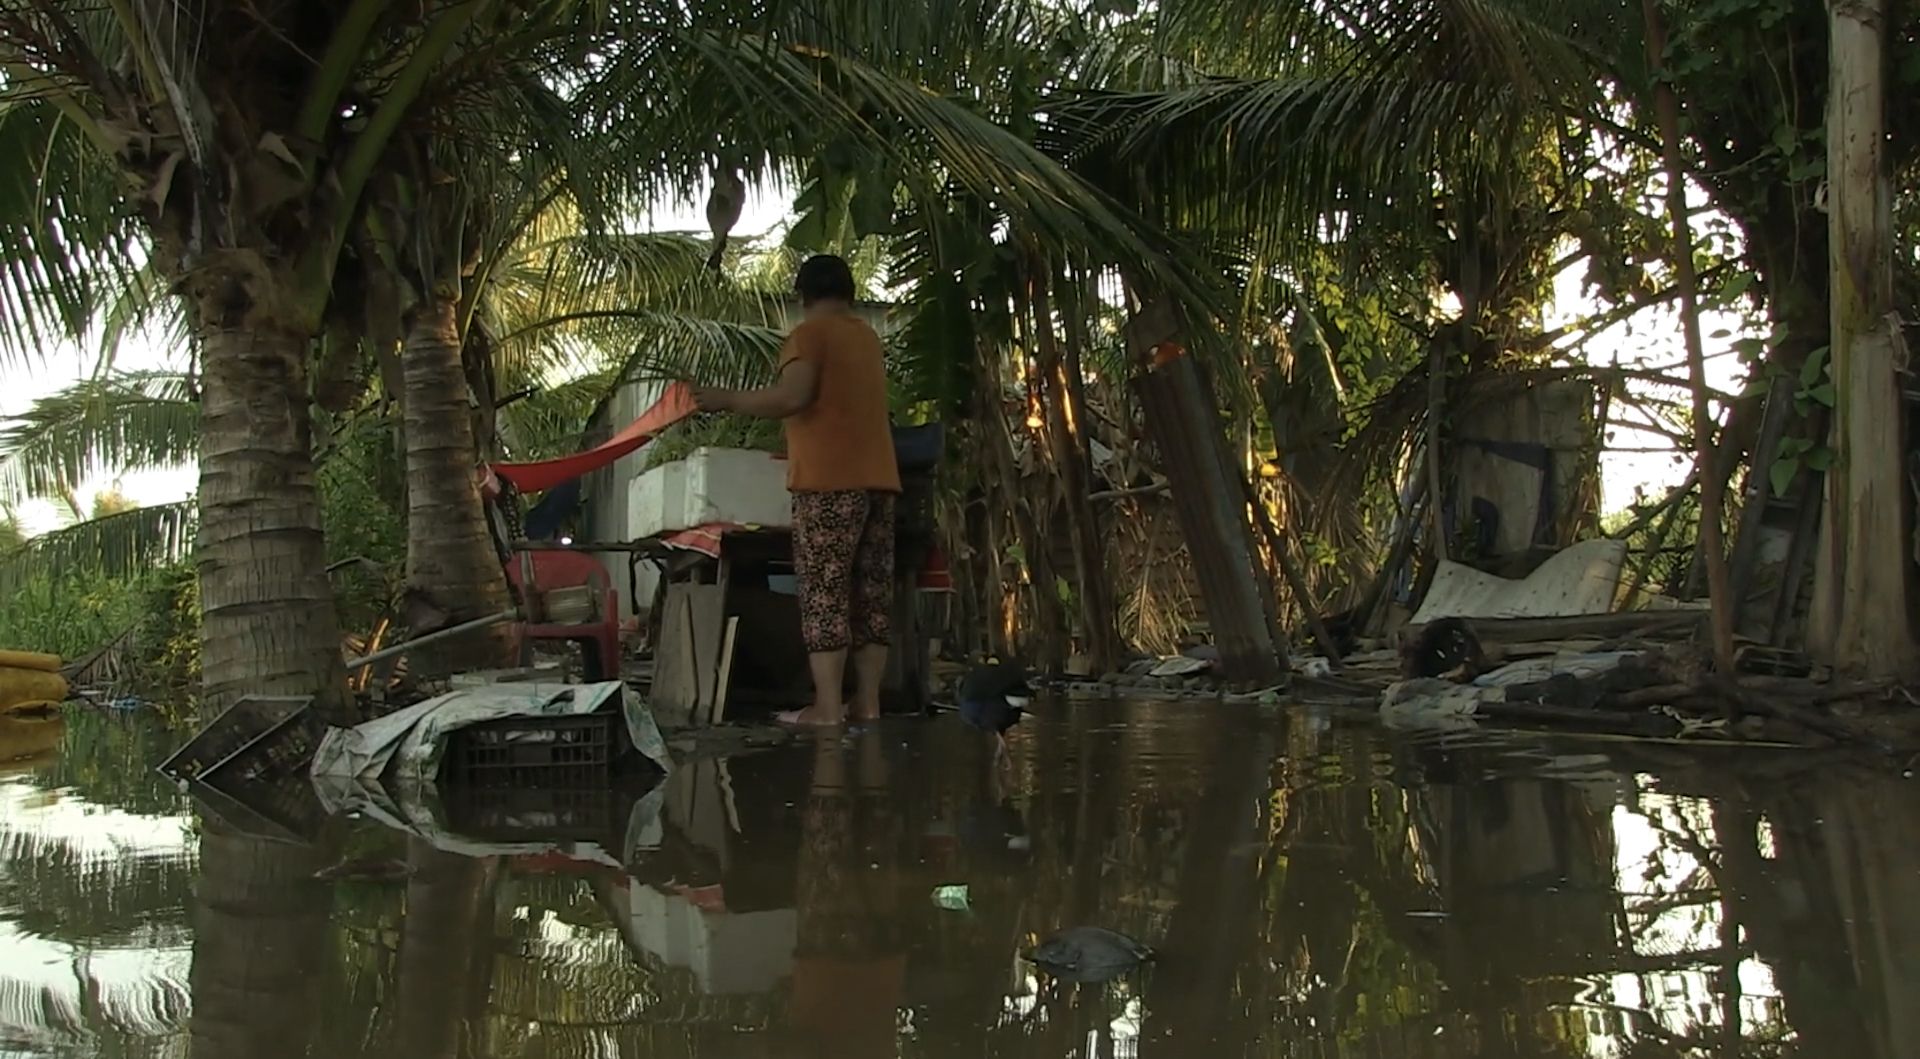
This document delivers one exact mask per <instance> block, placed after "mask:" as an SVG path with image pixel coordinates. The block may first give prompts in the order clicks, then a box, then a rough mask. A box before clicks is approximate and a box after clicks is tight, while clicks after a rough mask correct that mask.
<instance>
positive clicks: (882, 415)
mask: <svg viewBox="0 0 1920 1059" xmlns="http://www.w3.org/2000/svg"><path fill="white" fill-rule="evenodd" d="M796 360H804V361H806V362H807V363H809V364H812V365H815V366H816V367H818V368H819V370H820V381H819V383H818V387H817V389H816V390H815V391H814V397H813V404H811V405H809V406H808V407H807V410H806V411H804V412H801V413H799V414H798V415H791V416H788V417H787V418H786V420H785V425H786V433H787V488H788V489H789V490H791V491H793V492H796V493H823V492H831V491H835V490H843V489H864V490H871V491H873V492H882V493H897V492H899V491H900V467H899V464H897V463H896V462H895V461H894V455H893V427H892V425H891V424H889V423H888V422H887V367H886V363H885V362H884V360H883V358H882V355H881V349H880V336H879V335H876V334H874V333H873V328H871V327H868V326H867V322H866V321H865V320H862V319H860V318H859V317H858V316H854V315H852V314H850V313H849V314H847V315H844V316H819V317H814V318H813V319H810V320H803V321H801V323H800V326H798V327H795V328H794V329H793V331H792V333H790V334H788V335H787V344H786V348H784V349H782V350H781V351H780V367H781V369H782V370H785V369H786V366H787V365H789V364H791V363H793V362H794V361H796Z"/></svg>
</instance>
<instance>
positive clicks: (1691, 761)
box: [0, 704, 1920, 1059]
mask: <svg viewBox="0 0 1920 1059" xmlns="http://www.w3.org/2000/svg"><path fill="white" fill-rule="evenodd" d="M55 734H56V735H57V736H58V738H59V740H60V745H61V752H60V753H59V755H58V756H57V757H50V756H49V754H48V751H47V747H46V746H45V745H38V746H37V748H36V745H35V744H34V743H33V739H34V738H38V739H39V740H40V744H46V743H47V742H48V739H47V736H46V730H45V729H42V730H40V731H39V732H38V733H37V734H31V733H23V732H18V731H11V730H9V731H0V749H6V748H9V747H26V748H28V749H26V750H25V751H24V752H23V753H21V754H20V755H19V757H20V759H21V760H22V761H23V762H24V763H23V764H17V765H15V766H14V767H12V768H11V769H0V950H4V952H5V959H4V960H0V1055H32V1056H87V1055H98V1056H109V1055H112V1056H119V1055H184V1054H192V1055H194V1056H196V1057H205V1056H214V1057H219V1056H233V1057H242V1056H245V1057H251V1056H261V1055H280V1054H301V1053H305V1054H307V1055H311V1056H316V1057H321V1059H333V1057H349V1056H396V1057H398V1056H407V1057H416V1056H419V1057H431V1059H443V1057H444V1059H455V1057H469V1056H473V1057H478V1056H487V1057H499V1059H521V1057H528V1059H531V1057H549V1056H551V1057H568V1059H571V1057H576V1056H577V1057H583V1059H584V1057H622V1059H624V1057H643V1056H644V1057H661V1059H669V1057H680V1056H686V1057H695V1056H699V1057H713V1056H721V1057H729V1056H756V1057H759V1056H769V1057H770V1056H826V1055H834V1056H852V1057H866V1056H887V1057H899V1059H906V1057H929V1059H931V1057H943V1056H962V1055H965V1056H977V1055H983V1054H987V1055H995V1056H1003V1055H1004V1056H1017V1057H1032V1059H1043V1057H1044V1059H1055V1057H1067V1056H1074V1057H1087V1059H1093V1057H1108V1056H1115V1057H1117V1056H1149V1057H1153V1056H1176V1055H1178V1056H1248V1057H1253V1056H1258V1057H1275V1059H1280V1057H1286V1059H1291V1057H1296V1056H1300V1057H1304V1056H1316V1057H1318V1056H1340V1057H1355V1059H1358V1057H1374V1056H1433V1057H1465V1056H1516V1057H1518V1056H1539V1057H1548V1056H1553V1057H1559V1056H1593V1057H1616V1056H1617V1057H1641V1056H1694V1055H1700V1056H1705V1055H1715V1056H1753V1057H1759V1056H1776V1055H1807V1056H1842V1055H1844V1056H1863V1057H1872V1059H1896V1057H1905V1056H1908V1055H1912V1054H1914V1053H1915V1051H1916V1049H1920V1044H1917V1043H1916V1042H1920V1034H1916V1033H1915V1032H1914V1031H1915V1029H1916V1027H1915V1026H1914V1025H1912V1023H1913V1021H1914V1020H1915V1019H1916V1018H1920V1016H1916V1015H1913V1014H1910V1013H1909V1011H1910V1010H1911V1008H1910V1005H1908V1004H1906V1003H1904V1001H1905V1000H1907V999H1909V998H1910V997H1911V996H1913V995H1915V993H1916V987H1917V986H1920V981H1917V980H1916V962H1915V961H1916V958H1920V910H1917V909H1920V902H1917V901H1916V899H1917V898H1920V892H1916V888H1920V805H1916V802H1915V799H1914V797H1913V795H1912V793H1911V783H1912V782H1913V781H1910V780H1906V779H1903V778H1901V777H1900V776H1899V775H1898V774H1896V773H1890V772H1888V771H1885V770H1878V769H1876V768H1874V767H1872V766H1871V764H1870V763H1860V762H1853V761H1849V760H1847V759H1844V758H1834V759H1816V758H1815V757H1814V756H1812V755H1810V754H1764V755H1763V754H1761V753H1757V752H1754V751H1719V752H1718V753H1719V756H1717V757H1714V756H1704V755H1706V754H1707V753H1708V752H1707V751H1692V752H1681V751H1679V750H1671V749H1668V750H1662V749H1661V748H1650V747H1644V746H1639V745H1634V744H1603V743H1593V742H1585V743H1575V742H1568V743H1564V744H1562V743H1555V742H1553V741H1542V740H1537V739H1505V740H1500V739H1493V738H1488V737H1478V738H1476V739H1471V740H1465V741H1454V742H1449V743H1410V742H1406V741H1395V740H1391V739H1389V738H1388V737H1386V736H1384V735H1382V734H1380V733H1378V732H1376V731H1374V730H1372V729H1370V728H1367V727H1364V726H1359V725H1354V726H1340V725H1334V726H1329V725H1327V724H1325V723H1323V722H1314V721H1312V720H1311V719H1309V718H1306V717H1304V716H1294V717H1285V718H1281V717H1263V716H1261V715H1259V714H1258V713H1256V712H1237V711H1232V710H1225V709H1221V708H1219V707H1216V706H1206V707H1192V706H1179V705H1166V704H1155V705H1146V704H1135V705H1123V706H1113V707H1075V708H1071V709H1069V708H1065V707H1061V708H1059V709H1056V710H1053V711H1049V712H1047V713H1046V714H1045V715H1044V716H1043V718H1042V719H1041V720H1040V721H1039V722H1038V723H1035V724H1033V725H1032V726H1031V727H1030V728H1029V729H1028V730H1027V731H1026V732H1024V733H1022V735H1021V736H1020V737H1019V739H1018V741H1017V742H1016V745H1015V748H1014V752H1015V761H1014V764H1015V769H1014V773H1013V777H1012V779H1011V780H1010V781H1007V782H1006V783H1004V785H1003V784H1002V782H1001V780H1000V778H999V777H998V776H997V774H996V773H995V771H994V770H993V769H991V768H990V767H989V762H988V760H987V755H986V751H985V748H984V747H983V746H982V745H981V743H980V742H979V740H978V739H977V738H972V737H971V736H973V735H976V734H977V733H969V732H967V731H964V730H962V729H961V728H960V727H959V726H958V725H950V724H946V723H944V722H938V721H934V722H926V721H918V720H901V721H889V722H887V723H886V724H884V725H881V726H879V727H878V728H876V729H875V730H873V731H870V732H868V733H865V734H862V735H857V736H853V737H845V738H843V737H840V736H837V735H836V736H821V737H818V738H815V737H813V736H806V737H802V738H801V739H798V740H796V741H795V742H794V743H792V744H790V745H788V746H785V747H781V748H778V749H775V750H771V751H764V752H759V753H754V754H750V755H742V756H737V757H732V758H708V759H704V760H698V761H694V762H692V763H690V764H688V765H687V766H686V767H685V768H682V769H681V770H679V771H678V772H676V773H675V774H674V776H672V777H671V778H670V779H669V780H668V781H667V784H666V787H665V789H664V790H663V791H662V792H660V794H659V796H658V797H656V798H654V799H651V800H649V799H641V800H640V801H639V802H638V803H636V802H635V801H634V800H633V799H632V798H625V800H620V799H616V802H617V805H616V806H615V807H614V808H612V809H606V810H605V811H602V812H599V813H598V815H594V814H588V815H587V816H582V817H579V818H577V819H574V818H567V819H560V818H553V819H549V820H548V821H547V823H546V824H544V825H542V826H544V827H545V828H546V833H548V834H550V835H552V836H553V837H556V838H560V839H564V841H556V842H553V843H548V844H546V845H549V846H551V848H548V849H544V850H543V844H542V843H540V842H538V841H531V840H536V839H538V838H539V837H540V834H539V832H540V828H539V827H528V826H527V825H526V824H524V822H523V823H522V824H521V825H520V826H521V830H522V832H523V833H511V832H510V831H509V830H502V829H503V828H505V827H506V825H505V824H502V823H500V822H499V821H497V820H496V821H494V822H493V823H490V824H489V825H488V826H489V828H490V829H491V830H489V831H488V833H487V834H484V835H476V834H467V835H455V836H453V839H457V840H458V843H459V848H460V851H459V852H455V851H453V850H451V849H449V848H443V846H447V845H449V844H450V843H451V840H449V839H447V838H446V837H444V836H443V837H442V838H441V839H438V840H429V839H427V838H424V837H422V836H420V835H405V834H401V833H398V832H395V831H390V830H387V829H384V828H380V827H377V826H372V825H370V824H367V823H365V822H360V823H354V822H349V821H334V822H333V823H331V824H329V825H328V826H327V827H326V828H325V829H323V830H322V832H321V833H320V834H319V836H318V837H317V838H315V839H313V840H312V841H311V842H305V843H289V842H285V841H272V840H269V839H266V838H262V837H256V836H252V835H249V834H246V833H243V832H241V831H239V830H236V828H235V827H234V826H233V825H231V824H228V823H224V822H222V820H221V819H219V818H217V817H202V816H199V815H196V814H195V812H194V810H193V807H192V805H191V804H190V803H188V802H186V801H185V800H183V799H182V797H181V796H179V795H177V794H176V793H175V792H173V791H172V789H171V788H169V787H167V786H166V785H165V784H164V783H163V782H161V781H159V780H158V779H157V778H156V777H153V776H152V774H151V773H150V771H148V770H149V767H150V765H151V763H152V762H153V761H155V760H157V759H158V758H159V757H161V756H163V755H164V753H165V752H166V750H167V749H169V748H170V746H171V744H172V743H173V742H174V741H176V740H177V738H178V737H177V736H175V735H172V734H169V733H165V732H162V731H158V730H157V729H155V728H153V727H151V726H149V725H147V724H145V723H143V722H137V721H125V720H120V719H112V718H106V717H102V716H99V715H96V714H86V713H81V714H75V715H74V716H73V717H72V718H71V719H70V721H69V723H68V724H67V725H66V727H65V730H64V731H63V732H56V733H55ZM9 740H11V742H9ZM10 756H11V755H10ZM634 804H639V805H641V807H642V809H641V811H640V812H638V813H637V814H636V813H634V812H631V811H630V808H631V807H632V806H633V805H634ZM474 819H480V818H478V817H475V818H474ZM489 819H492V818H489ZM633 821H640V822H641V823H642V824H643V825H644V826H634V825H633V824H632V822H633ZM475 826H478V825H475ZM589 834H592V835H595V836H596V840H595V841H596V843H597V844H596V845H594V846H593V847H592V848H594V849H598V850H602V851H610V853H611V856H608V857H600V856H597V855H595V856H589V855H586V854H584V853H581V852H579V851H580V850H583V849H586V848H588V847H587V846H585V845H583V843H584V842H585V841H586V836H587V835H589ZM436 841H437V842H438V844H436ZM608 860H611V861H614V862H618V863H619V864H620V865H621V866H620V867H614V866H612V865H611V864H609V863H606V861H608ZM341 864H347V865H353V864H367V865H383V864H384V865H396V867H394V868H392V869H391V870H385V871H374V870H369V871H365V872H362V873H359V874H357V875H356V874H355V873H354V872H352V871H345V872H341V871H334V872H330V873H327V874H329V875H330V876H331V877H336V878H339V879H341V880H342V881H337V882H321V881H319V880H317V879H316V878H315V873H316V872H319V871H321V869H323V868H327V867H328V866H330V865H336V866H337V865H341ZM398 865H404V868H400V867H397V866H398ZM936 888H949V889H946V890H944V891H943V892H944V893H945V894H946V897H944V898H943V900H942V901H941V902H935V901H934V900H933V899H932V895H933V893H934V891H935V889H936ZM952 888H964V890H960V889H952ZM961 893H964V895H965V899H964V902H962V901H960V900H958V899H957V897H956V895H958V894H961ZM1077 924H1094V925H1101V926H1106V927H1109V928H1112V929H1116V930H1120V931H1122V932H1125V933H1128V934H1131V935H1133V936H1135V937H1138V938H1141V939H1143V940H1145V941H1147V942H1148V943H1150V944H1152V945H1154V946H1155V947H1156V949H1158V950H1159V952H1160V959H1159V960H1158V961H1157V962H1156V963H1155V964H1153V965H1151V966H1150V967H1149V968H1147V969H1146V970H1144V971H1143V972H1141V973H1138V974H1135V975H1131V976H1127V977H1123V978H1121V979H1119V980H1116V981H1113V982H1109V983H1105V984H1102V985H1080V986H1074V985H1061V984H1058V983H1054V982H1050V981H1048V980H1047V979H1046V978H1045V976H1043V975H1041V974H1038V973H1037V972H1035V971H1034V970H1033V969H1032V968H1031V967H1029V966H1027V965H1025V964H1024V963H1022V962H1021V961H1020V960H1019V959H1018V958H1017V954H1018V953H1019V952H1021V951H1022V950H1024V949H1025V948H1026V947H1027V946H1029V945H1031V944H1032V943H1033V941H1034V940H1035V939H1037V938H1038V937H1040V936H1043V935H1045V934H1047V933H1049V932H1051V931H1053V930H1055V929H1057V928H1060V927H1064V926H1071V925H1077Z"/></svg>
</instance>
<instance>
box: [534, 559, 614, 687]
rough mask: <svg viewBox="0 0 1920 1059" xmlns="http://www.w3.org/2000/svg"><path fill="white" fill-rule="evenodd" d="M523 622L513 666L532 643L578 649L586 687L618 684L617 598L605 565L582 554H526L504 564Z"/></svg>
mask: <svg viewBox="0 0 1920 1059" xmlns="http://www.w3.org/2000/svg"><path fill="white" fill-rule="evenodd" d="M507 582H508V584H510V585H511V586H512V588H513V591H514V594H515V595H516V596H518V597H519V598H520V607H521V611H522V613H524V614H525V615H526V621H525V622H523V623H522V624H520V625H518V626H516V628H515V637H514V638H515V651H514V654H515V656H516V658H518V662H517V664H518V665H522V666H524V665H527V664H528V656H529V654H530V653H531V648H532V646H533V644H534V642H535V641H542V640H544V641H548V642H560V643H577V644H579V645H580V653H581V660H582V669H583V670H584V671H585V672H584V676H585V679H586V680H587V681H589V682H597V681H602V680H618V679H620V595H619V593H618V592H616V591H614V588H613V579H612V577H611V576H610V575H609V574H608V573H607V568H606V566H605V564H603V563H601V562H600V560H599V559H597V558H595V557H593V556H591V555H588V554H586V553H584V552H578V551H569V550H561V549H538V550H535V549H526V550H521V551H517V552H515V553H514V557H513V560H512V561H511V562H509V563H508V564H507Z"/></svg>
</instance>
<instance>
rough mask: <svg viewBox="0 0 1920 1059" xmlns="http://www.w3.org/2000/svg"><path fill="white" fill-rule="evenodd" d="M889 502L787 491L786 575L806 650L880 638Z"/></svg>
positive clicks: (887, 596)
mask: <svg viewBox="0 0 1920 1059" xmlns="http://www.w3.org/2000/svg"><path fill="white" fill-rule="evenodd" d="M895 499H896V497H895V496H894V494H892V493H870V492H866V491H864V490H849V491H834V492H818V493H813V492H809V493H795V494H793V572H794V573H795V574H796V575H798V578H799V581H800V638H801V639H802V640H804V641H806V645H807V650H808V651H810V652H813V653H816V654H817V653H819V652H822V651H844V650H846V649H848V648H850V647H853V646H856V645H860V644H884V643H886V642H887V634H888V632H889V629H888V625H889V621H890V619H891V617H892V611H893V510H894V501H895Z"/></svg>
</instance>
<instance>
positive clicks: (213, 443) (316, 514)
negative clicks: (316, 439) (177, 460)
mask: <svg viewBox="0 0 1920 1059" xmlns="http://www.w3.org/2000/svg"><path fill="white" fill-rule="evenodd" d="M232 315H233V317H234V318H233V319H229V320H223V321H221V322H218V323H214V324H212V325H211V326H208V327H207V328H206V329H205V330H204V331H203V333H202V335H201V357H202V364H203V366H202V372H203V375H204V378H203V380H202V381H203V391H202V395H201V409H202V411H201V452H200V496H199V505H200V535H199V572H200V605H201V613H202V617H201V634H200V644H201V647H200V667H201V676H202V683H203V695H202V697H201V709H202V710H203V711H206V712H207V713H208V715H209V716H211V715H212V714H213V713H217V712H218V711H219V710H221V709H224V708H225V707H226V706H227V705H228V704H230V703H231V702H232V701H233V700H234V699H237V698H239V697H240V696H242V695H248V694H253V695H313V696H315V700H314V707H315V709H316V710H317V711H318V712H319V714H320V716H321V717H322V718H323V719H325V720H326V721H327V722H328V723H330V724H336V725H346V724H352V723H353V722H354V721H355V720H357V718H356V717H355V715H354V711H353V708H352V703H351V700H350V699H349V698H348V697H347V691H346V686H347V685H346V674H345V673H344V672H343V670H342V659H341V657H340V629H339V620H338V618H337V617H336V616H335V614H334V609H333V588H332V586H331V585H330V584H329V583H328V581H327V574H326V566H327V550H326V538H325V536H324V535H323V534H322V531H321V528H320V496H319V493H318V491H317V490H316V488H315V484H314V468H313V424H312V420H311V419H310V417H309V412H308V395H307V383H306V360H307V351H308V345H309V343H308V341H307V339H306V338H305V337H304V336H302V335H300V334H298V333H297V332H294V331H291V330H287V329H282V328H276V327H274V326H273V325H271V324H261V323H258V322H254V321H251V320H248V319H246V318H245V316H246V314H238V313H235V314H232Z"/></svg>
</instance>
